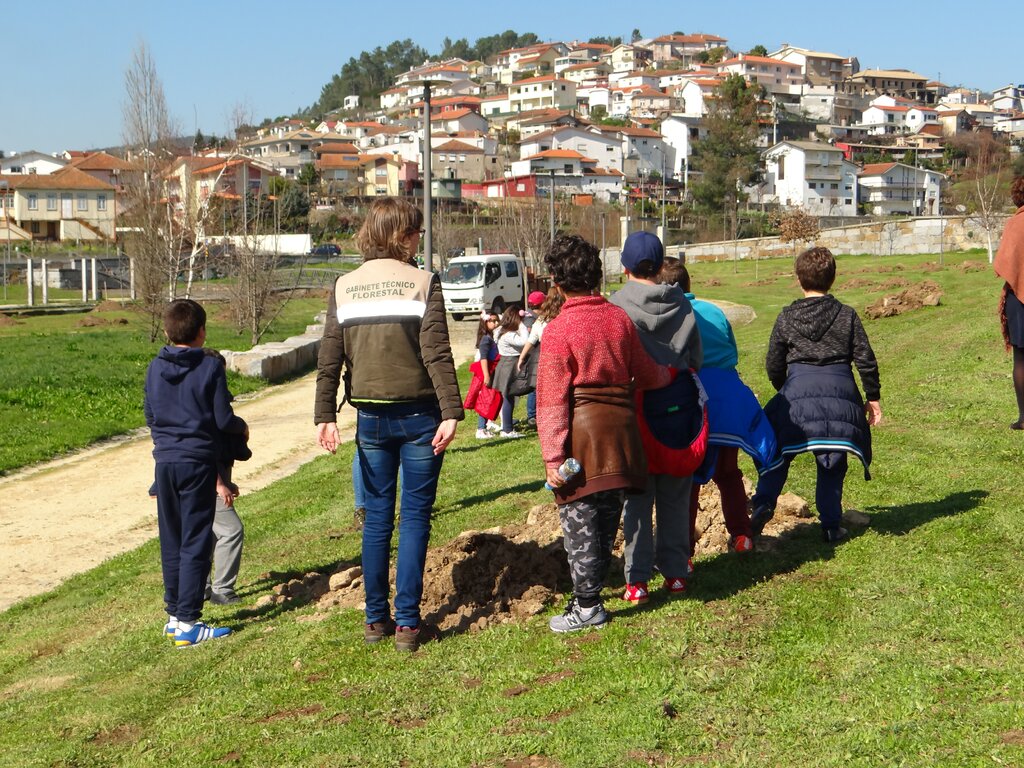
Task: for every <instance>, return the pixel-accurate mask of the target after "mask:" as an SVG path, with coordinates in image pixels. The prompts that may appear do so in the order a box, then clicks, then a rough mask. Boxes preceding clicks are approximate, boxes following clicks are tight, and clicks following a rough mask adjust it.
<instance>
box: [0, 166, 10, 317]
mask: <svg viewBox="0 0 1024 768" xmlns="http://www.w3.org/2000/svg"><path fill="white" fill-rule="evenodd" d="M9 189H10V183H9V182H8V181H7V179H0V190H3V193H2V194H3V200H4V221H5V222H7V249H6V250H5V251H4V301H7V262H9V261H10V260H11V198H10V197H8V190H9Z"/></svg>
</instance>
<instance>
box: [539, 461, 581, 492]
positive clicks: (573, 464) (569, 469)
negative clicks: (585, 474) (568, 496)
mask: <svg viewBox="0 0 1024 768" xmlns="http://www.w3.org/2000/svg"><path fill="white" fill-rule="evenodd" d="M581 469H582V467H581V466H580V463H579V462H578V461H576V459H573V458H571V457H570V458H568V459H566V460H565V461H563V462H562V465H561V466H560V467H559V468H558V476H559V477H560V478H562V480H563V481H565V482H567V483H568V482H569V480H570V479H571V478H573V477H575V476H576V474H577V473H578V472H579V471H580V470H581ZM544 487H545V488H547V489H548V490H549V491H553V490H555V489H554V488H552V487H551V484H550V483H544Z"/></svg>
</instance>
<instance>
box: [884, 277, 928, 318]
mask: <svg viewBox="0 0 1024 768" xmlns="http://www.w3.org/2000/svg"><path fill="white" fill-rule="evenodd" d="M941 298H942V289H941V288H940V287H939V286H938V285H936V284H935V283H933V282H932V281H931V280H922V281H921V282H920V283H918V284H917V285H912V286H910V287H909V288H906V289H905V290H902V291H900V292H899V293H897V294H895V295H894V296H883V297H882V298H880V299H879V300H878V301H876V302H875V303H874V304H871V305H869V306H868V308H867V309H866V310H865V312H866V314H867V316H868V317H870V318H872V319H874V320H877V319H878V318H880V317H895V316H896V315H902V314H904V313H906V312H911V311H913V310H915V309H921V307H937V306H939V302H940V300H941Z"/></svg>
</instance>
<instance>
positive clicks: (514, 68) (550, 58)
mask: <svg viewBox="0 0 1024 768" xmlns="http://www.w3.org/2000/svg"><path fill="white" fill-rule="evenodd" d="M567 53H569V46H567V45H566V44H565V43H559V42H555V43H538V44H537V45H528V46H524V47H522V48H508V49H506V50H504V51H499V52H498V53H497V54H495V59H494V62H493V63H492V64H491V77H492V78H493V79H494V80H495V81H496V82H499V83H503V84H505V85H511V84H512V81H513V80H514V79H515V77H516V75H517V74H524V73H525V74H527V75H533V76H541V75H548V74H552V75H553V74H554V71H555V60H556V59H558V58H560V57H562V56H565V55H566V54H567Z"/></svg>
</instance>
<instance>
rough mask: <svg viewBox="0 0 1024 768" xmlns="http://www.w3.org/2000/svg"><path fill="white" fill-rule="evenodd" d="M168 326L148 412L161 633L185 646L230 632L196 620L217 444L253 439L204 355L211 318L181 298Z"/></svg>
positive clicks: (151, 378)
mask: <svg viewBox="0 0 1024 768" xmlns="http://www.w3.org/2000/svg"><path fill="white" fill-rule="evenodd" d="M163 323H164V332H165V334H166V335H167V340H168V342H169V343H168V344H167V346H165V347H163V348H162V349H161V350H160V352H159V354H158V355H157V357H156V358H155V359H154V360H153V361H152V362H151V363H150V364H149V368H148V369H147V370H146V383H145V389H144V392H145V398H144V405H143V408H144V411H145V414H146V424H147V425H148V426H149V429H150V434H151V436H152V438H153V458H154V459H156V488H157V521H158V523H159V528H160V560H161V566H162V572H163V582H164V603H165V606H166V610H167V617H168V618H167V623H166V624H165V625H164V634H165V635H169V634H172V633H173V637H174V644H175V645H176V646H178V647H185V646H190V645H196V644H197V643H201V642H205V641H207V640H213V639H217V638H221V637H224V636H225V635H228V634H230V632H231V630H230V629H227V628H223V627H221V628H218V627H211V626H207V625H206V624H204V623H203V622H201V621H200V620H199V618H200V616H202V608H203V595H204V593H205V590H206V579H207V576H208V575H209V573H210V553H211V550H212V547H213V517H214V513H215V509H216V493H217V460H218V457H219V441H220V439H221V435H223V434H233V435H244V436H245V437H246V438H248V436H249V429H248V427H247V426H246V424H245V422H244V421H242V419H240V418H238V417H237V416H235V414H234V411H232V409H231V393H230V392H228V387H227V379H226V377H225V375H224V368H223V366H221V365H220V364H219V363H218V362H217V361H216V360H213V359H212V358H210V357H208V356H207V355H205V354H203V350H202V347H203V344H204V343H205V341H206V311H205V310H204V309H203V308H202V307H201V306H200V305H199V304H198V303H196V302H195V301H192V300H191V299H177V300H175V301H172V302H171V303H170V304H169V305H168V306H167V309H166V310H164V315H163Z"/></svg>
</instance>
